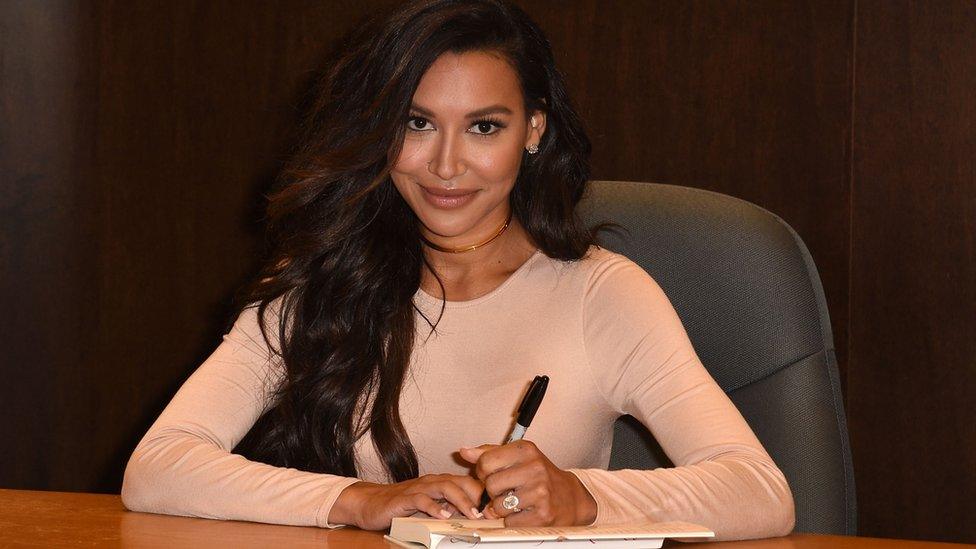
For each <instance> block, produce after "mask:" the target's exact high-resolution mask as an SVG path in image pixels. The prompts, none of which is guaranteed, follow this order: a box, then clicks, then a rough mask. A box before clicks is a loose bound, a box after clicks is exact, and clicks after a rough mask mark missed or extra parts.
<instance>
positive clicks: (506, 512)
mask: <svg viewBox="0 0 976 549" xmlns="http://www.w3.org/2000/svg"><path fill="white" fill-rule="evenodd" d="M509 496H514V497H515V498H516V499H517V507H515V508H513V509H508V508H506V507H505V500H506V499H507V498H508V497H509ZM529 505H530V502H527V501H525V500H524V498H523V497H522V495H521V494H519V493H518V492H517V491H509V492H505V493H504V494H499V495H498V496H496V497H493V498H491V504H490V505H489V506H488V507H489V508H490V509H491V511H492V513H493V514H494V515H496V516H497V517H498V518H507V517H509V516H511V515H517V514H521V513H523V512H525V510H526V509H528V506H529Z"/></svg>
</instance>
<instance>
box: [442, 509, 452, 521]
mask: <svg viewBox="0 0 976 549" xmlns="http://www.w3.org/2000/svg"><path fill="white" fill-rule="evenodd" d="M440 514H441V516H442V517H444V518H446V519H449V518H451V512H450V511H448V510H447V509H441V513H440Z"/></svg>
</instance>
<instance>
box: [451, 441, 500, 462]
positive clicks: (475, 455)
mask: <svg viewBox="0 0 976 549" xmlns="http://www.w3.org/2000/svg"><path fill="white" fill-rule="evenodd" d="M497 446H498V445H497V444H482V445H480V446H462V447H461V448H460V449H459V450H458V454H460V455H461V458H462V459H464V461H467V462H468V463H477V462H478V459H479V458H480V457H481V454H484V453H485V452H486V451H488V450H490V449H492V448H496V447H497Z"/></svg>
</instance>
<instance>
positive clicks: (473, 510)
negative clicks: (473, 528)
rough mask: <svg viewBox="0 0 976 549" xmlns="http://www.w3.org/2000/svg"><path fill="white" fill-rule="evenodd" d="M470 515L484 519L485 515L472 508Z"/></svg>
mask: <svg viewBox="0 0 976 549" xmlns="http://www.w3.org/2000/svg"><path fill="white" fill-rule="evenodd" d="M471 514H472V515H474V516H476V517H478V518H485V514H484V513H482V512H481V511H479V510H477V509H476V508H474V507H472V508H471Z"/></svg>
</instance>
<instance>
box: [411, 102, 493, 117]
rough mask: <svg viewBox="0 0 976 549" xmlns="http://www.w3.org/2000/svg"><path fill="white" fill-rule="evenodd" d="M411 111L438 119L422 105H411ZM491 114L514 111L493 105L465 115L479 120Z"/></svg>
mask: <svg viewBox="0 0 976 549" xmlns="http://www.w3.org/2000/svg"><path fill="white" fill-rule="evenodd" d="M410 110H413V111H417V113H419V114H421V115H423V116H426V117H428V118H436V117H435V116H434V113H433V112H431V111H429V110H427V109H425V108H423V107H421V106H420V105H410ZM489 114H512V110H511V109H509V108H508V107H506V106H505V105H491V106H490V107H485V108H483V109H478V110H476V111H471V112H469V113H468V114H466V115H465V118H479V117H482V116H487V115H489Z"/></svg>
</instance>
